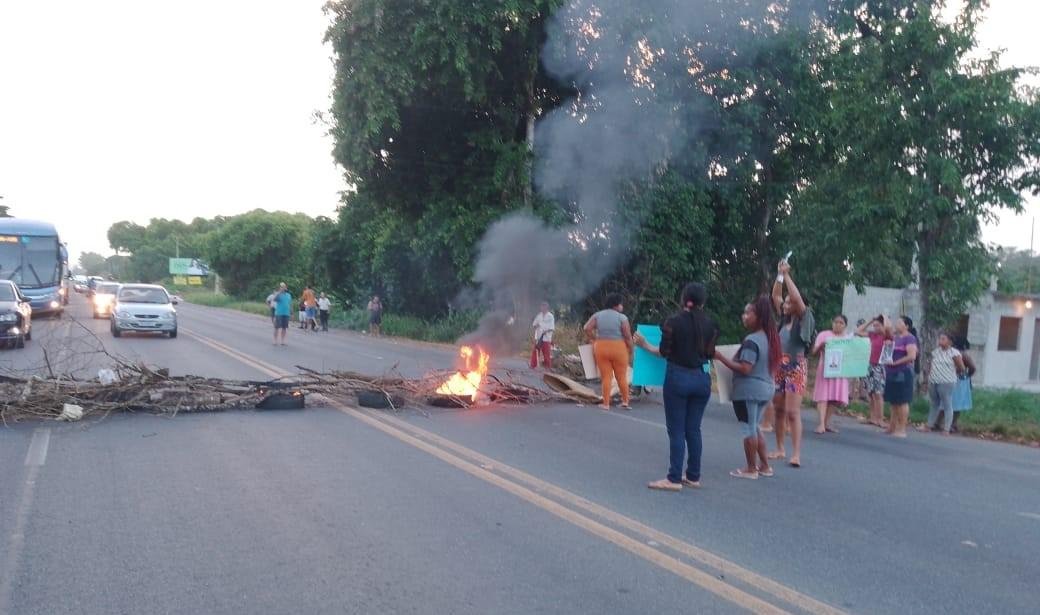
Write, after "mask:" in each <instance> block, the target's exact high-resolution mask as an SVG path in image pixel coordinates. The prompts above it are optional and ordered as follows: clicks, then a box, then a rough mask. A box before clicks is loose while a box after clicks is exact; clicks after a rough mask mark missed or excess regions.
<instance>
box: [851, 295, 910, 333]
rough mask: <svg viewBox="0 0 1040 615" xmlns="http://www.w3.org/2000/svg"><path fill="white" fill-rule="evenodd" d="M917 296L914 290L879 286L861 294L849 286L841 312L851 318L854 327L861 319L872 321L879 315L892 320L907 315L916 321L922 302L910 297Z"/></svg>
mask: <svg viewBox="0 0 1040 615" xmlns="http://www.w3.org/2000/svg"><path fill="white" fill-rule="evenodd" d="M916 294H917V291H913V290H905V289H901V288H879V287H877V286H867V287H866V288H864V289H863V294H860V293H859V292H858V291H857V290H856V287H855V286H847V287H845V296H844V297H843V298H842V308H841V310H842V313H843V314H845V316H847V317H848V318H849V325H851V326H853V327H855V326H856V323H857V322H859V321H860V319H863V320H870V319H872V318H874V317H875V316H877V315H878V314H884V315H886V316H888V317H890V318H895V317H896V316H900V315H903V314H906V315H907V316H909V317H910V318H913V319H914V320H915V321H916V320H918V319H919V318H920V312H921V305H920V301H919V300H917V297H911V296H909V295H916ZM915 310H916V311H915Z"/></svg>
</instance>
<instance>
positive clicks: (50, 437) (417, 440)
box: [0, 298, 1040, 615]
mask: <svg viewBox="0 0 1040 615" xmlns="http://www.w3.org/2000/svg"><path fill="white" fill-rule="evenodd" d="M72 308H73V309H72V310H71V311H72V313H73V316H75V317H76V318H75V320H72V319H69V318H66V319H64V320H54V321H46V320H41V321H38V322H37V323H36V327H37V329H36V335H35V339H34V340H33V341H32V342H30V343H29V346H28V347H27V348H26V349H24V350H5V351H3V352H2V353H0V368H2V369H4V370H7V371H11V370H22V371H25V372H28V371H43V370H47V369H50V370H53V371H54V372H55V373H59V372H67V371H76V372H78V373H79V374H80V375H86V374H90V373H91V372H96V369H97V368H98V367H99V366H100V365H103V364H104V362H105V360H106V357H105V356H104V355H103V354H101V353H100V350H101V348H100V345H102V344H103V346H104V349H105V351H106V352H108V353H110V354H113V355H118V356H123V357H130V358H133V359H135V360H141V361H145V362H147V363H150V364H153V365H160V366H166V367H169V368H170V369H171V371H172V372H174V373H182V374H183V373H194V374H205V375H212V376H222V377H228V378H253V379H267V378H270V377H272V376H274V375H277V374H280V373H289V372H292V371H294V370H295V366H297V365H302V366H305V367H310V368H315V369H351V370H357V371H363V372H366V373H372V374H378V373H382V372H383V371H385V370H386V369H388V368H390V367H392V366H395V365H396V366H397V368H398V369H400V370H401V371H402V372H404V373H405V374H407V375H418V374H421V373H422V372H423V371H425V370H428V369H431V368H443V367H446V366H449V365H450V362H451V361H452V359H453V352H452V350H451V349H450V348H445V347H440V346H434V345H425V344H418V343H411V342H398V341H391V340H385V339H372V338H369V337H367V336H361V335H356V334H352V333H347V332H332V333H328V334H322V333H308V332H303V331H299V330H290V332H289V346H287V347H285V348H281V347H275V346H273V345H272V344H271V340H270V330H269V324H268V322H267V321H266V320H265V319H264V318H261V317H255V316H251V315H246V314H239V313H235V312H228V311H222V310H216V309H211V308H203V307H199V306H192V305H185V306H181V307H180V310H179V318H180V327H181V335H180V337H178V338H177V339H175V340H169V339H160V338H138V337H130V336H126V337H123V338H121V339H118V340H117V339H113V338H111V336H109V335H108V334H107V323H106V322H105V321H92V320H91V319H90V318H89V315H86V314H85V306H84V305H83V304H82V299H80V298H76V300H75V302H74V305H73V306H72ZM84 316H86V318H84ZM48 366H49V367H48ZM503 367H508V368H516V369H520V368H521V365H520V364H519V362H516V361H505V362H503V363H502V364H499V365H498V366H497V368H498V369H501V368H503ZM806 419H807V421H808V423H809V424H814V420H812V419H811V418H810V416H809V414H808V413H807V414H806ZM839 426H840V427H841V428H842V429H841V434H839V435H828V436H815V435H814V434H811V433H808V434H807V436H806V444H805V450H804V452H803V460H802V461H803V466H802V468H801V469H793V468H789V467H785V466H781V467H778V468H777V476H776V477H775V478H774V479H768V480H767V479H761V480H758V481H742V480H735V479H732V478H730V477H729V476H728V471H729V470H731V469H733V468H735V467H737V466H738V465H740V463H741V460H742V453H741V450H740V441H739V433H738V429H737V423H736V421H735V419H734V418H733V415H732V411H731V410H730V409H728V408H726V407H723V406H721V405H718V404H713V405H711V406H710V407H709V410H708V412H707V415H706V417H705V421H704V433H705V451H704V468H703V474H704V487H703V488H702V489H700V490H685V491H684V492H682V493H678V494H669V493H658V492H651V491H649V490H647V489H646V486H645V485H646V482H647V481H649V480H652V479H656V478H660V477H661V476H663V474H664V471H665V469H666V465H667V463H666V462H667V447H666V438H665V432H664V427H663V413H662V409H661V406H660V404H659V402H658V401H657V400H656V399H653V398H651V399H650V400H646V401H642V402H640V403H639V404H637V405H636V408H635V410H633V411H632V412H630V413H622V412H610V413H604V412H602V411H599V410H597V409H595V408H591V407H582V406H577V405H565V404H559V405H536V406H523V407H515V406H514V407H489V408H480V409H470V410H430V411H429V412H426V413H419V412H411V413H409V412H406V413H404V414H402V415H399V416H390V415H387V414H385V413H379V412H372V411H365V410H361V409H357V408H351V407H347V406H343V407H335V408H331V407H330V408H312V409H307V410H304V411H287V412H260V411H237V412H226V413H207V414H182V415H179V416H177V417H176V418H174V419H170V418H164V417H157V416H151V415H148V414H125V415H119V416H111V417H108V418H107V419H105V420H90V419H88V420H85V421H83V422H81V423H73V424H67V423H65V424H63V423H53V422H27V423H19V424H15V425H12V426H9V427H7V428H0V464H2V467H3V468H4V469H5V471H4V472H0V530H2V532H0V549H2V551H0V615H7V614H19V615H21V614H30V613H40V614H54V613H141V612H148V613H243V612H249V613H473V614H478V613H480V614H483V613H533V612H538V613H651V612H654V613H733V612H748V611H750V612H773V613H781V612H790V613H841V612H849V613H900V614H905V613H980V612H985V613H1023V612H1035V611H1036V608H1037V603H1036V595H1037V594H1036V589H1035V585H1033V584H1034V583H1035V580H1036V579H1037V578H1038V575H1040V558H1038V557H1037V556H1036V548H1037V545H1038V544H1040V454H1038V452H1037V451H1036V450H1035V449H1030V448H1026V447H1018V446H1012V445H1005V444H999V443H992V442H982V441H976V440H970V439H965V438H941V437H938V436H934V435H918V434H914V435H912V436H911V437H910V438H909V439H908V440H905V441H898V440H893V439H889V438H885V437H882V436H880V435H878V434H877V433H875V432H874V431H873V430H870V429H867V428H865V427H862V426H860V425H858V424H854V423H853V422H851V421H848V420H846V421H844V422H840V423H839Z"/></svg>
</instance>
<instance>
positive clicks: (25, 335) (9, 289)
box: [0, 280, 32, 348]
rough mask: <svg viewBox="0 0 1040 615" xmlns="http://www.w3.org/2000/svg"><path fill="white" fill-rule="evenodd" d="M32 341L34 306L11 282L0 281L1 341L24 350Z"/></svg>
mask: <svg viewBox="0 0 1040 615" xmlns="http://www.w3.org/2000/svg"><path fill="white" fill-rule="evenodd" d="M31 339H32V305H31V304H30V303H29V298H28V297H26V296H25V295H23V294H22V291H21V289H19V288H18V286H17V285H16V284H15V283H14V282H12V281H10V280H0V340H3V341H4V342H5V343H10V342H14V344H15V346H17V347H18V348H24V347H25V342H26V341H27V340H31Z"/></svg>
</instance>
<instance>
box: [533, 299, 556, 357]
mask: <svg viewBox="0 0 1040 615" xmlns="http://www.w3.org/2000/svg"><path fill="white" fill-rule="evenodd" d="M531 328H532V329H534V348H533V349H532V350H531V369H537V368H538V351H539V350H541V352H542V367H544V368H545V369H552V334H553V330H554V329H555V328H556V319H555V318H553V315H552V312H550V311H549V303H548V302H546V301H542V306H541V310H540V311H539V312H538V314H537V315H535V317H534V322H533V323H531Z"/></svg>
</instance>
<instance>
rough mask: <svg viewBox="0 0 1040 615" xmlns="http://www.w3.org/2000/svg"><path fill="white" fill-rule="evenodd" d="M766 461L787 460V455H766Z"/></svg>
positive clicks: (774, 453)
mask: <svg viewBox="0 0 1040 615" xmlns="http://www.w3.org/2000/svg"><path fill="white" fill-rule="evenodd" d="M766 459H787V453H781V452H772V453H769V454H768V455H766Z"/></svg>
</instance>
